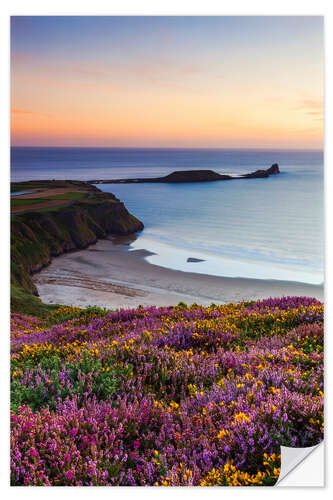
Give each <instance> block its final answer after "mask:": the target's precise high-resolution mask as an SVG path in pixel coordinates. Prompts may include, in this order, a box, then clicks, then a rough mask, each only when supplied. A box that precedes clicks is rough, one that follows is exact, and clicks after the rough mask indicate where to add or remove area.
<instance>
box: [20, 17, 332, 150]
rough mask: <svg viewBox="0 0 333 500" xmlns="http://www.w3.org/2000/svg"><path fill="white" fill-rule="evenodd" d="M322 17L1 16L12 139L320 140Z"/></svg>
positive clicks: (206, 143) (318, 143) (138, 142)
mask: <svg viewBox="0 0 333 500" xmlns="http://www.w3.org/2000/svg"><path fill="white" fill-rule="evenodd" d="M323 64H324V48H323V18H322V17H312V16H310V17H300V16H297V17H288V16H285V17H278V16H274V17H256V16H247V17H219V16H216V17H143V16H142V17H140V16H139V17H90V16H88V17H81V16H80V17H69V16H64V17H55V16H54V17H48V16H42V17H36V16H34V17H29V16H26V17H17V16H14V17H12V18H11V143H12V145H13V146H86V147H190V148H193V147H198V148H205V147H207V148H280V149H321V148H322V147H323V135H324V130H323V111H324V102H323V92H324V67H323Z"/></svg>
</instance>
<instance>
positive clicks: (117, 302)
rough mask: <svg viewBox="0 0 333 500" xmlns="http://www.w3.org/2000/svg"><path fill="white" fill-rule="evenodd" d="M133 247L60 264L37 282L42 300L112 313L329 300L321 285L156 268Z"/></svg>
mask: <svg viewBox="0 0 333 500" xmlns="http://www.w3.org/2000/svg"><path fill="white" fill-rule="evenodd" d="M130 242H131V238H126V237H125V238H119V237H118V238H112V239H111V238H110V239H106V240H100V241H98V242H97V243H96V244H95V245H92V246H90V247H89V248H87V249H86V250H80V251H77V252H72V253H68V254H65V255H62V256H60V257H57V258H55V259H54V260H53V262H52V263H51V265H50V266H48V267H47V268H45V269H43V270H42V271H41V272H40V273H38V274H36V275H35V276H34V281H35V283H36V286H37V288H38V292H39V295H40V298H41V299H42V300H43V302H45V303H48V304H52V303H58V304H66V305H74V306H80V307H86V306H88V305H97V306H100V307H106V308H110V309H117V308H130V307H137V306H138V305H140V304H141V305H143V306H149V305H157V306H164V305H175V304H178V302H180V301H183V302H186V303H187V304H191V303H193V302H197V303H199V304H203V305H209V304H211V303H212V302H214V303H216V304H223V303H227V302H239V301H241V300H252V299H262V298H268V297H280V296H283V295H304V296H309V297H317V298H318V299H320V300H323V298H324V291H323V287H322V286H317V285H307V284H303V283H293V282H286V281H275V280H271V281H268V280H255V279H242V278H222V277H218V276H208V275H204V274H197V273H192V272H182V271H174V270H172V269H167V268H163V267H160V266H155V265H152V264H150V263H148V262H146V261H145V259H144V257H145V256H147V255H149V252H147V251H145V250H131V251H130V246H129V245H130ZM189 257H190V255H189ZM192 265H193V264H192Z"/></svg>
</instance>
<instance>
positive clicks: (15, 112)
mask: <svg viewBox="0 0 333 500" xmlns="http://www.w3.org/2000/svg"><path fill="white" fill-rule="evenodd" d="M11 113H12V114H13V115H37V116H44V117H45V118H51V115H48V114H46V113H40V112H39V111H29V110H26V109H12V110H11Z"/></svg>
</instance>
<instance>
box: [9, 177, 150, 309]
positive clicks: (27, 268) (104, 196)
mask: <svg viewBox="0 0 333 500" xmlns="http://www.w3.org/2000/svg"><path fill="white" fill-rule="evenodd" d="M43 184H44V185H43V187H50V186H48V185H47V183H46V182H44V183H43ZM82 184H83V185H84V188H83V189H84V190H85V191H86V193H84V196H86V194H88V193H87V190H88V188H89V187H88V188H87V186H86V185H85V183H82ZM77 186H78V187H80V183H78V181H75V187H77ZM17 187H19V189H17V191H19V190H22V188H24V189H28V188H29V187H31V186H29V184H27V183H25V184H19V185H17V184H16V185H15V186H14V187H13V186H11V189H12V190H14V189H15V188H17ZM52 187H54V185H53V184H52ZM57 187H64V186H63V185H59V186H57ZM65 187H68V185H66V186H65ZM67 194H68V193H67ZM74 194H75V195H80V194H81V193H74ZM56 196H57V195H56ZM60 196H63V195H59V198H60ZM75 197H77V196H75ZM77 198H79V199H76V200H72V203H71V205H70V206H66V207H58V208H53V209H48V210H45V209H44V210H38V211H31V212H28V211H27V212H25V213H23V214H19V215H12V218H11V285H12V297H11V298H12V300H11V310H12V312H21V313H24V314H32V315H36V316H40V315H43V314H44V315H45V314H47V313H48V312H49V310H50V307H51V308H52V306H50V307H49V306H46V305H45V304H42V302H41V301H40V300H39V299H38V298H37V297H34V296H33V295H32V294H34V295H37V289H36V287H35V285H34V283H33V281H32V279H31V274H32V273H33V272H36V271H38V270H40V269H41V268H42V267H44V266H46V265H48V264H49V263H50V262H51V259H52V257H54V256H56V255H60V254H62V253H64V252H68V251H71V250H75V249H80V248H86V247H87V246H88V245H90V244H92V243H94V242H95V241H97V239H99V238H104V237H105V236H106V235H107V234H108V233H114V234H130V233H133V232H135V231H138V230H140V229H142V228H143V225H142V224H141V223H140V221H138V219H136V218H135V217H134V216H133V215H131V214H130V213H129V212H128V211H127V210H126V208H125V206H124V205H123V204H122V203H121V202H120V201H119V200H118V199H117V198H116V197H115V196H113V195H112V194H108V193H102V192H100V191H99V190H96V189H95V188H93V187H92V189H91V195H90V193H89V198H86V197H85V198H82V197H81V196H78V197H77ZM17 201H19V200H17ZM30 201H31V200H30Z"/></svg>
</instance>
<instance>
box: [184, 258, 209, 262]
mask: <svg viewBox="0 0 333 500" xmlns="http://www.w3.org/2000/svg"><path fill="white" fill-rule="evenodd" d="M186 262H206V261H205V260H204V259H196V258H195V257H189V258H188V259H187V261H186Z"/></svg>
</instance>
